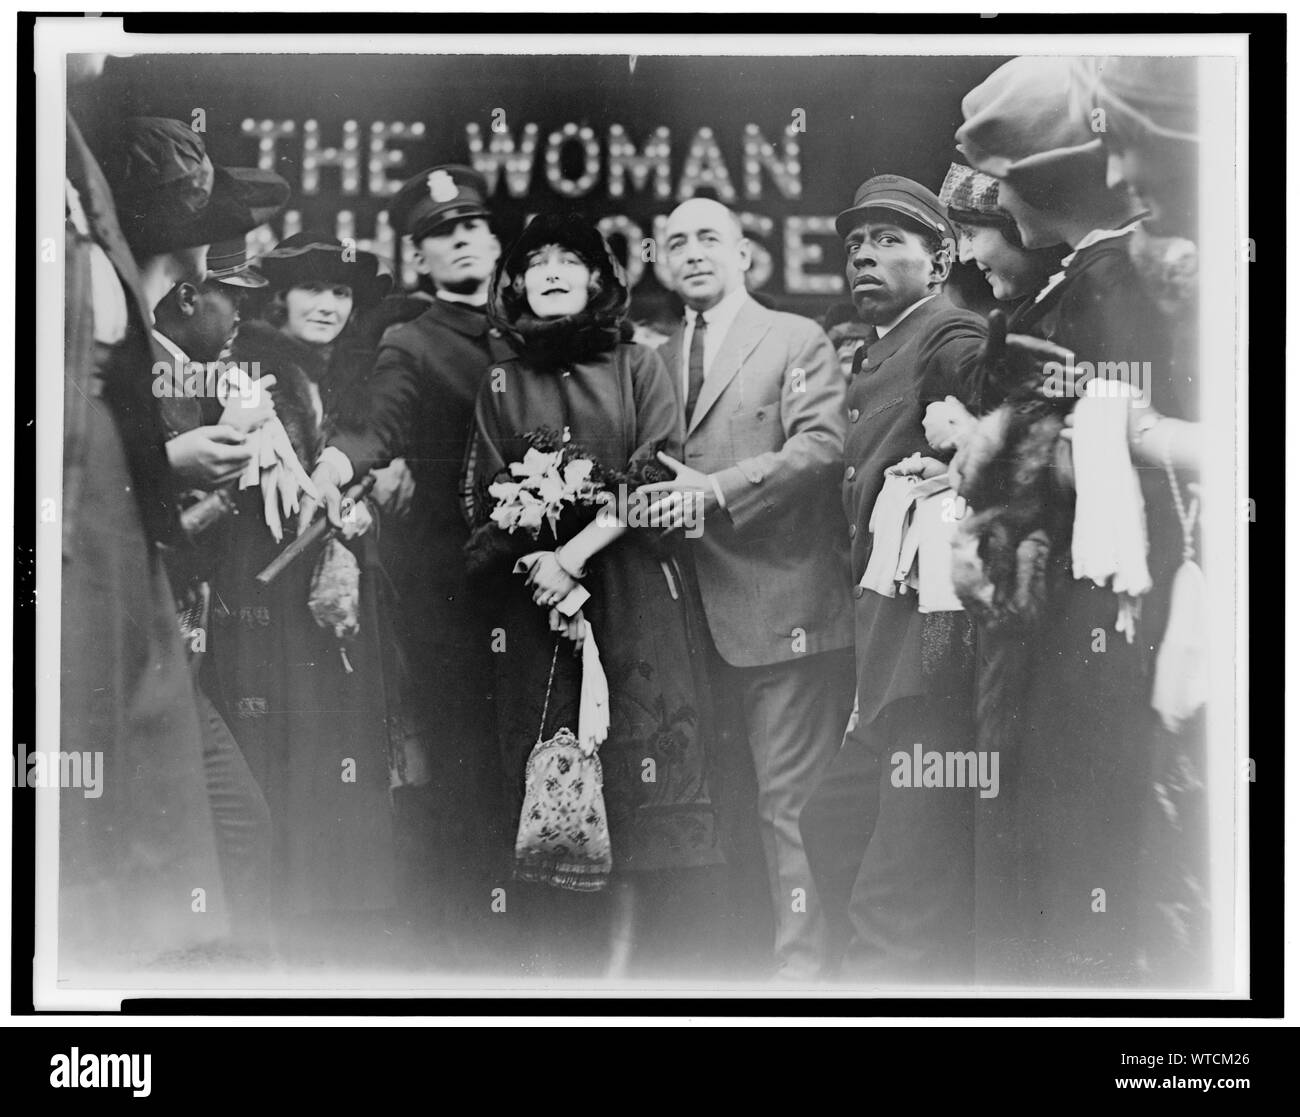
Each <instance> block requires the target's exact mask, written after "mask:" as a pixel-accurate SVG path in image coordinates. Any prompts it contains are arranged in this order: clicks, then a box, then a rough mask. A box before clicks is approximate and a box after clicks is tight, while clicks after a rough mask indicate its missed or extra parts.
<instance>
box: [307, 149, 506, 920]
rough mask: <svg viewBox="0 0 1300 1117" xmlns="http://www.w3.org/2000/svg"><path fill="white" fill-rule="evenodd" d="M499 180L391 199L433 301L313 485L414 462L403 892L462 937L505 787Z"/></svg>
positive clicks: (484, 887) (405, 540)
mask: <svg viewBox="0 0 1300 1117" xmlns="http://www.w3.org/2000/svg"><path fill="white" fill-rule="evenodd" d="M487 193H488V188H487V183H486V181H485V180H484V179H483V177H482V176H481V175H479V174H478V173H477V172H475V171H473V170H472V169H470V168H469V167H462V166H457V165H444V166H437V167H431V168H430V169H428V170H426V171H423V172H421V173H420V174H418V175H416V176H415V177H414V178H412V179H411V180H410V181H409V182H407V183H405V184H404V185H403V186H402V188H401V190H399V191H398V193H397V195H396V197H395V198H394V199H393V205H392V208H391V210H390V218H391V221H392V223H393V226H394V228H395V229H396V230H397V231H398V232H399V233H401V234H404V235H406V236H408V237H410V238H411V242H412V244H413V246H414V248H415V250H416V259H417V261H418V265H419V268H420V270H421V271H422V272H424V273H425V274H427V275H428V276H429V278H430V280H431V281H432V283H433V287H434V290H435V293H436V297H435V299H434V301H433V304H432V305H431V306H430V307H429V309H428V310H426V311H425V312H424V313H423V314H422V315H420V316H419V317H418V318H416V319H414V320H413V321H410V322H406V323H404V324H402V325H399V326H394V327H392V328H390V329H389V330H388V332H387V333H386V334H385V335H384V338H383V341H382V343H381V346H380V351H379V356H378V359H377V361H376V364H375V371H374V376H373V378H372V382H371V383H372V397H371V398H372V403H371V408H372V411H371V421H370V424H369V425H368V427H367V428H366V429H365V430H363V431H360V432H356V433H349V434H339V435H338V436H336V437H335V438H334V439H332V440H331V444H330V447H329V448H327V449H326V451H325V452H324V453H323V454H322V456H321V463H322V464H321V466H319V467H318V468H317V470H316V473H315V474H314V477H313V479H314V480H315V481H316V482H317V484H318V485H319V486H320V488H321V489H322V491H323V494H324V495H325V498H326V500H327V501H333V500H335V499H336V496H335V493H336V492H337V487H338V486H341V485H346V484H347V483H348V482H349V481H350V480H351V479H352V478H353V477H357V476H360V475H361V474H362V473H364V472H365V471H366V470H367V469H370V468H373V467H379V466H384V465H386V464H387V463H388V462H389V461H391V460H392V459H394V458H404V459H405V461H406V462H407V463H408V466H409V469H410V472H411V475H412V477H413V479H414V495H413V497H412V498H411V502H410V506H409V510H408V511H407V513H406V515H405V516H404V517H403V518H402V519H401V520H400V521H399V522H398V523H396V524H387V525H385V528H384V539H385V565H386V566H387V567H388V568H389V570H390V573H391V574H392V577H393V581H394V584H395V587H396V590H397V594H398V605H397V608H396V609H395V610H394V615H395V617H396V618H397V622H398V628H399V631H398V640H399V643H400V648H401V651H402V653H403V658H404V660H405V664H406V672H405V676H406V679H405V684H404V685H403V687H402V695H401V699H400V702H399V706H400V709H401V714H400V715H399V724H398V725H396V726H395V727H394V729H395V735H396V736H397V737H398V738H399V742H400V744H399V764H398V768H399V771H398V778H399V779H400V780H401V781H402V786H401V787H399V788H398V790H397V792H396V795H395V800H396V807H397V818H398V825H399V827H400V828H401V831H402V835H403V836H402V844H401V845H400V846H399V850H400V851H401V852H399V858H400V860H401V862H402V863H403V868H404V870H405V871H407V872H408V873H409V876H410V879H409V881H408V883H407V887H406V888H405V889H404V891H405V892H406V894H407V895H410V896H412V898H413V900H415V901H416V902H418V901H419V900H421V899H423V900H424V901H425V902H426V904H427V905H428V908H427V910H425V911H424V912H422V916H423V918H424V919H425V921H426V922H429V921H430V920H431V921H432V923H433V924H436V925H437V926H438V927H439V928H440V929H441V930H443V931H445V932H446V933H447V935H448V936H449V937H450V938H451V939H453V940H459V941H461V942H467V941H468V940H470V939H481V933H479V932H472V931H471V930H470V928H471V926H472V924H473V922H474V921H477V920H479V919H481V918H484V917H486V916H487V915H490V904H491V883H492V882H491V880H490V879H489V876H490V870H489V862H490V854H489V849H488V846H489V836H488V835H486V834H485V833H484V828H485V826H486V825H487V824H488V822H489V821H490V820H492V819H494V818H496V817H497V816H498V812H497V811H495V810H493V809H491V808H490V807H489V806H488V799H487V797H489V796H491V795H493V794H495V792H496V789H497V788H498V787H499V785H500V781H499V780H498V779H497V778H496V777H495V776H494V775H493V773H492V772H491V771H490V770H487V769H486V767H485V765H487V764H489V763H491V762H493V761H494V760H495V757H496V743H495V741H494V740H493V737H492V727H493V726H494V725H495V719H494V715H493V713H492V709H491V706H490V690H491V680H492V661H491V640H492V634H491V631H490V627H489V626H488V624H487V622H486V619H485V617H484V616H483V615H482V614H481V612H480V610H479V603H478V602H477V601H475V600H474V599H473V598H472V597H471V596H470V594H469V592H468V591H467V589H466V586H465V560H464V553H463V548H464V544H465V542H466V540H467V539H468V538H469V526H468V524H467V522H466V519H465V513H464V511H463V504H462V500H461V494H460V475H461V470H462V467H463V465H464V460H465V451H466V446H467V445H468V440H469V434H470V428H471V425H472V423H473V416H474V402H475V400H476V399H477V397H478V391H479V386H480V384H481V383H482V381H483V379H484V378H485V377H486V376H487V375H488V372H489V367H490V362H489V357H488V321H487V295H488V285H489V283H490V281H491V278H492V274H493V271H494V269H495V267H496V262H497V259H498V257H499V256H500V254H501V245H500V242H499V241H498V240H497V237H496V234H495V232H494V231H493V227H492V223H491V215H490V213H489V211H488V205H487Z"/></svg>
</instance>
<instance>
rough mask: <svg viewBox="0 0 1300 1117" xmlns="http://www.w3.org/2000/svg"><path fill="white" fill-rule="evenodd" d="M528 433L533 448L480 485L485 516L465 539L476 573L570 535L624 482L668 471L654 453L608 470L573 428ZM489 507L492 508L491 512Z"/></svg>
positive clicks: (633, 482)
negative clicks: (630, 466) (574, 437)
mask: <svg viewBox="0 0 1300 1117" xmlns="http://www.w3.org/2000/svg"><path fill="white" fill-rule="evenodd" d="M524 439H525V441H526V442H527V444H528V449H527V450H525V451H524V456H523V458H522V459H520V460H519V461H516V462H511V463H510V465H508V466H507V467H506V468H504V469H502V470H500V471H498V473H497V474H496V476H495V477H493V478H492V480H491V481H490V482H489V483H488V484H487V486H486V491H485V492H483V491H480V501H479V503H480V511H479V521H480V522H479V524H478V526H477V527H476V528H475V529H474V532H473V534H471V536H470V539H469V542H468V543H467V544H466V545H465V553H466V559H467V562H468V565H469V569H470V572H471V574H482V573H485V572H486V571H488V570H490V569H496V568H499V566H500V565H501V563H502V562H503V560H509V562H510V563H513V562H514V560H515V559H517V558H519V557H520V556H521V555H524V554H527V553H528V552H529V551H536V550H549V549H551V548H553V547H555V546H557V545H559V544H560V543H563V542H564V541H566V540H567V539H570V538H572V537H573V536H574V535H575V534H577V532H578V531H580V530H581V529H582V528H583V527H585V526H586V525H587V524H588V523H590V522H591V520H593V519H594V518H595V516H596V514H597V512H599V511H600V509H601V507H602V505H604V504H605V503H606V502H607V501H609V500H611V499H613V498H615V497H616V496H617V493H618V487H619V486H620V485H623V486H625V487H626V488H627V491H628V492H631V491H632V490H634V489H635V488H636V486H637V485H640V484H644V483H645V482H647V481H653V480H664V479H666V478H667V477H669V476H670V473H669V471H668V470H667V469H664V467H663V466H661V465H659V463H658V462H657V461H655V460H654V456H653V453H651V455H650V458H649V460H648V461H647V462H645V463H643V464H641V465H640V467H639V468H636V469H634V470H632V471H630V472H627V473H623V472H619V471H617V470H612V469H608V468H606V467H605V466H603V465H601V464H600V462H598V461H597V460H596V458H595V457H594V456H593V455H592V454H591V453H590V452H589V451H587V450H584V449H583V448H582V447H581V446H579V445H578V444H577V443H575V442H573V441H571V440H570V438H569V431H568V428H565V429H564V430H562V431H555V430H551V429H550V428H548V427H541V428H539V429H537V430H534V431H530V432H528V433H527V434H526V435H524ZM654 449H658V446H655V447H652V451H653V450H654ZM484 509H490V511H488V513H487V515H486V516H484V513H483V510H484ZM544 536H546V537H547V538H543V537H544ZM506 568H507V569H509V566H507V567H506Z"/></svg>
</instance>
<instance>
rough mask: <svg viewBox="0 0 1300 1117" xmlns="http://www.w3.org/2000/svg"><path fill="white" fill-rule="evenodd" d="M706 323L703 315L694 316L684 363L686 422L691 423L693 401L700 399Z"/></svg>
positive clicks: (693, 409)
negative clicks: (689, 345)
mask: <svg viewBox="0 0 1300 1117" xmlns="http://www.w3.org/2000/svg"><path fill="white" fill-rule="evenodd" d="M707 328H708V323H707V322H705V321H704V313H703V311H700V312H698V313H696V315H695V329H694V330H692V331H691V352H690V356H689V358H688V360H687V362H686V381H687V383H686V421H687V422H688V423H689V422H690V421H691V416H692V415H694V414H695V401H696V400H698V399H699V398H700V387H701V385H703V383H704V331H705V330H706V329H707Z"/></svg>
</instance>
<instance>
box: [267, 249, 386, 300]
mask: <svg viewBox="0 0 1300 1117" xmlns="http://www.w3.org/2000/svg"><path fill="white" fill-rule="evenodd" d="M257 269H258V271H260V272H261V273H262V275H264V276H265V277H266V279H267V281H268V282H269V283H270V285H271V286H272V287H274V288H275V289H276V290H278V291H283V290H287V289H288V288H290V287H298V286H302V285H304V284H308V283H340V284H346V285H347V286H348V287H351V288H352V300H353V303H354V304H355V305H356V306H358V307H362V306H371V305H373V304H375V303H377V302H379V300H380V299H382V298H383V297H384V296H385V295H387V294H388V292H389V291H390V290H391V289H392V286H393V277H392V276H391V275H388V274H386V273H384V272H381V271H380V270H379V257H378V256H376V255H375V254H374V253H373V252H362V251H360V250H358V249H356V248H352V247H349V246H347V245H344V244H343V242H342V241H340V240H336V239H335V238H334V237H330V236H326V235H325V234H323V233H313V232H302V233H294V235H293V236H291V237H286V238H285V239H284V240H282V241H281V242H280V243H279V244H277V245H276V246H275V247H274V248H273V249H271V251H270V252H267V253H265V254H264V255H262V256H261V257H259V258H258V260H257Z"/></svg>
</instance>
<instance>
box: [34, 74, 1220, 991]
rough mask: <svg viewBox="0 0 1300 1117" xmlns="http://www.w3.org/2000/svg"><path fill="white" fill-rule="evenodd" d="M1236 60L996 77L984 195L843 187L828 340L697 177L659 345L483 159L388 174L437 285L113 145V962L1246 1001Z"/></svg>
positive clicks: (97, 419)
mask: <svg viewBox="0 0 1300 1117" xmlns="http://www.w3.org/2000/svg"><path fill="white" fill-rule="evenodd" d="M70 76H71V78H72V79H73V80H77V79H78V78H81V79H84V80H88V81H93V80H95V77H94V75H93V74H85V75H78V74H76V73H73V74H72V75H70ZM1196 83H1197V64H1196V60H1195V59H1188V58H1182V59H1178V58H1171V59H1154V58H1107V59H1091V60H1082V59H1065V58H1027V57H1026V58H1017V59H1014V60H1012V61H1011V62H1009V63H1007V64H1005V65H1003V66H1001V67H1000V68H999V69H997V70H996V71H995V72H994V73H993V74H992V75H990V76H989V77H988V78H987V79H986V80H985V81H984V82H982V83H981V84H980V85H979V86H978V87H976V88H975V89H973V90H971V91H970V92H969V93H967V95H966V96H965V98H964V99H963V101H962V115H963V118H964V122H963V124H962V126H961V128H960V129H959V130H958V132H957V134H956V137H955V143H956V151H957V153H958V156H959V157H960V161H957V162H953V164H952V166H951V168H950V170H949V172H948V174H947V176H946V177H945V179H944V180H943V182H942V183H936V184H934V185H936V186H938V191H937V192H935V191H934V190H932V189H931V188H930V187H928V186H927V185H925V184H923V183H920V182H916V181H913V180H911V179H908V178H905V177H903V176H901V175H896V174H876V175H873V176H872V177H870V178H868V179H867V180H866V181H865V182H863V183H862V184H861V186H859V187H858V189H857V191H856V192H855V193H854V195H853V196H852V198H851V199H850V198H848V197H846V198H845V208H844V209H843V211H842V212H841V213H840V214H839V216H838V217H837V219H836V222H835V227H836V231H837V232H838V234H839V236H840V237H841V238H842V240H843V246H844V273H845V278H846V281H847V284H848V287H849V290H850V293H851V297H852V309H851V311H850V312H846V311H845V309H844V308H842V307H837V308H832V309H831V310H830V311H829V312H828V315H827V317H826V318H825V319H824V320H823V321H822V322H817V321H814V320H813V319H811V318H807V317H803V316H800V315H796V314H791V313H784V312H780V311H777V310H774V309H771V308H769V307H768V306H766V305H764V304H763V303H760V302H759V301H758V300H756V299H755V298H754V297H753V295H752V294H751V293H750V292H749V291H748V289H747V287H746V274H747V271H748V269H749V266H750V263H751V247H750V244H749V242H748V240H747V239H746V237H745V235H744V232H743V230H742V228H741V225H740V222H739V220H738V218H737V216H736V214H735V213H734V212H733V211H732V210H730V209H729V208H727V207H726V206H725V205H723V204H722V203H721V202H719V201H717V200H715V199H713V198H709V197H704V196H697V197H692V198H688V199H686V200H684V201H682V202H681V203H680V204H679V205H677V207H676V208H675V209H674V210H673V211H672V212H671V213H670V214H669V215H668V217H667V221H666V225H665V226H664V228H663V231H662V235H661V237H660V238H659V243H658V246H657V247H658V251H659V252H660V253H661V254H662V259H663V260H664V261H666V263H667V270H668V273H669V274H670V275H671V277H672V282H673V288H674V292H675V294H676V295H677V296H678V297H679V298H680V300H681V303H682V304H683V308H684V314H683V318H682V320H681V322H680V325H679V327H678V329H677V330H676V331H675V332H674V333H673V334H672V336H670V337H668V338H667V339H666V340H664V341H662V344H660V345H658V346H657V347H651V346H650V345H648V344H643V343H642V342H641V341H639V340H637V339H636V331H635V328H634V325H633V323H632V322H631V320H630V317H629V313H630V306H631V291H630V289H629V286H628V283H627V279H626V275H625V273H624V269H623V266H622V264H621V262H620V260H619V259H618V258H617V255H616V253H615V252H614V251H613V250H612V249H611V247H610V246H609V245H608V244H607V243H606V241H605V240H604V239H603V238H602V236H601V234H600V233H599V232H598V231H597V229H596V228H595V227H594V225H593V223H592V222H590V221H588V220H586V219H584V218H583V217H582V216H581V215H578V214H575V213H567V212H560V213H543V214H541V215H539V216H537V217H535V218H534V219H533V220H532V221H531V222H530V223H529V224H528V225H527V226H526V227H525V228H524V230H523V232H522V234H521V235H520V236H519V237H518V238H517V239H516V240H515V241H514V243H512V244H510V243H507V244H504V245H503V244H502V243H501V242H500V240H499V239H498V236H497V231H496V230H497V226H496V225H495V224H494V216H493V212H492V198H491V196H490V192H489V190H488V186H487V183H486V181H485V180H484V179H483V177H482V176H481V175H479V174H478V173H477V172H475V171H474V170H473V169H471V168H469V167H465V166H461V165H458V164H454V163H444V164H441V165H437V166H433V167H430V168H428V169H426V170H424V171H422V172H421V173H420V174H418V175H416V176H414V177H413V178H412V179H410V181H408V182H407V183H405V184H404V185H403V186H402V188H401V190H400V191H399V192H398V193H397V194H396V195H395V196H394V198H393V200H392V204H391V206H390V208H389V220H390V222H391V224H392V225H393V227H394V229H395V230H397V231H398V232H399V233H400V234H401V235H403V236H406V237H409V238H410V241H411V243H412V244H413V246H414V247H415V249H416V251H417V259H418V261H419V265H420V270H421V271H422V273H423V274H424V275H425V276H427V279H428V282H429V285H430V288H431V292H432V293H431V294H428V293H419V292H415V293H405V292H402V291H401V290H400V289H399V290H394V282H393V279H392V277H391V276H390V275H389V274H387V272H386V270H385V268H384V266H383V264H382V262H381V261H380V260H379V259H378V258H377V257H376V256H375V255H373V254H371V253H369V252H366V251H362V250H360V249H358V248H357V246H356V245H355V244H354V243H353V242H351V241H341V240H339V239H336V238H335V237H334V236H333V235H331V234H330V233H328V232H324V231H306V232H300V233H295V234H294V235H292V236H288V237H286V238H284V239H283V240H281V241H280V243H279V244H277V245H276V246H275V247H274V248H273V249H271V250H269V251H267V252H265V253H263V254H261V255H259V256H255V257H250V256H249V255H248V253H247V251H246V249H245V241H246V234H248V233H249V232H250V231H251V230H253V229H255V228H257V227H259V226H261V225H263V224H265V223H266V222H268V221H271V220H273V218H274V216H275V214H276V213H278V212H279V210H280V209H281V208H282V207H283V206H284V205H285V204H286V202H287V200H288V197H289V192H290V191H289V186H288V184H287V183H286V182H284V181H283V180H282V179H281V178H280V177H279V176H277V175H276V174H274V173H273V172H270V171H265V170H252V169H244V168H230V167H218V166H214V165H213V164H212V162H211V160H210V158H209V156H208V154H207V152H206V150H205V148H204V145H203V141H202V138H201V136H200V135H198V134H196V133H195V132H194V131H193V130H191V128H190V127H189V126H188V125H186V124H184V123H182V122H180V121H175V120H169V119H165V118H158V117H133V118H130V119H127V120H125V121H123V122H122V123H121V128H120V130H117V131H115V132H114V134H113V136H112V137H111V142H110V140H109V139H108V138H105V137H95V136H91V137H88V138H83V137H82V135H81V133H80V131H79V130H78V128H77V125H76V123H75V122H73V121H72V119H71V118H69V122H68V164H67V182H66V187H67V215H68V219H67V238H68V255H67V263H68V267H67V300H66V307H67V315H66V322H67V344H66V370H67V371H66V375H67V384H66V388H65V401H66V403H65V415H64V432H65V458H64V462H65V466H64V524H65V532H64V574H63V602H62V646H63V673H62V722H61V744H60V747H61V748H62V749H64V750H67V751H73V750H84V751H102V752H103V753H104V754H105V758H106V770H105V780H104V793H103V795H102V796H101V797H99V798H97V799H91V798H88V797H85V796H82V795H80V794H79V793H77V792H75V791H74V790H73V789H67V790H65V792H64V793H63V794H62V795H61V797H60V811H61V823H60V832H61V841H60V849H61V875H60V893H59V895H60V944H61V950H62V951H63V952H64V956H65V959H66V960H68V961H69V963H70V964H71V963H73V962H76V963H79V964H81V965H85V966H90V967H92V968H93V967H101V968H102V967H107V968H132V967H143V968H144V969H146V970H148V969H149V968H150V967H157V966H160V965H166V964H171V963H175V964H177V965H179V966H181V967H185V966H193V965H195V964H198V962H200V961H202V960H204V959H207V960H209V961H213V960H215V962H221V963H224V964H228V965H230V966H233V967H236V968H246V967H250V966H251V967H255V968H256V967H261V968H264V969H268V970H272V971H279V970H281V969H284V968H288V969H289V970H290V971H295V970H296V969H304V968H306V969H309V968H310V967H311V966H313V965H318V964H322V963H323V964H325V965H327V966H330V967H333V968H336V969H348V970H367V969H369V968H371V967H374V966H378V967H383V966H386V965H391V966H396V967H398V968H400V969H406V970H413V969H422V968H424V969H427V970H428V971H430V972H444V973H458V974H484V975H505V976H509V977H517V976H532V977H539V978H555V977H600V976H604V977H608V978H635V977H646V976H649V977H709V978H711V979H715V980H749V979H755V978H767V979H772V980H775V981H778V982H786V983H796V984H806V983H811V982H816V981H824V980H837V981H843V982H851V983H854V984H860V985H864V986H870V987H876V986H885V985H900V986H907V987H922V986H928V985H935V984H938V985H942V986H945V987H963V986H969V985H972V984H976V983H978V984H981V985H994V984H1007V985H1033V986H1035V987H1041V986H1060V987H1075V986H1088V987H1104V988H1130V987H1132V988H1140V987H1146V988H1161V987H1176V986H1189V985H1194V984H1196V983H1197V982H1199V981H1202V980H1203V979H1204V977H1205V973H1206V970H1205V966H1206V962H1207V958H1208V952H1209V946H1210V944H1209V941H1208V900H1207V894H1206V890H1205V883H1204V871H1205V860H1206V857H1207V834H1206V803H1205V796H1204V765H1205V755H1204V748H1205V742H1204V715H1203V709H1202V704H1203V701H1204V693H1205V683H1204V680H1203V678H1202V677H1201V676H1200V674H1199V672H1201V671H1203V657H1202V656H1201V655H1200V654H1199V651H1198V649H1199V646H1200V641H1201V639H1202V636H1201V615H1200V612H1199V609H1200V595H1201V593H1202V587H1201V585H1200V571H1199V568H1198V567H1197V534H1198V533H1197V513H1198V504H1197V489H1196V481H1197V477H1198V472H1199V469H1200V453H1201V439H1200V433H1199V427H1198V425H1197V414H1196V390H1197V375H1196V369H1195V356H1196V354H1195V338H1194V330H1189V329H1188V328H1187V323H1188V322H1189V321H1190V322H1194V321H1195V314H1196V307H1195V262H1194V261H1195V253H1194V240H1195V238H1196V235H1197V204H1196V194H1195V187H1194V184H1195V181H1196V168H1197V163H1198V158H1199V141H1198V133H1197V113H1196ZM1099 122H1100V124H1099ZM97 141H99V142H97ZM1189 261H1190V263H1189ZM970 264H974V265H975V266H976V267H977V268H978V269H979V271H980V272H981V273H982V274H983V276H984V277H985V278H986V279H987V281H988V285H989V287H990V293H991V295H992V298H993V299H994V300H996V304H997V306H998V309H997V310H995V311H993V313H992V314H991V315H989V316H988V317H985V316H984V315H982V314H980V313H976V312H975V311H973V310H971V309H968V308H965V307H962V306H960V305H958V304H957V303H956V302H954V301H953V300H952V299H951V298H950V297H949V295H948V294H946V293H945V287H946V285H947V283H948V280H949V278H950V276H951V274H952V270H953V269H954V268H955V267H958V266H966V265H970ZM828 334H829V336H828Z"/></svg>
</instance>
